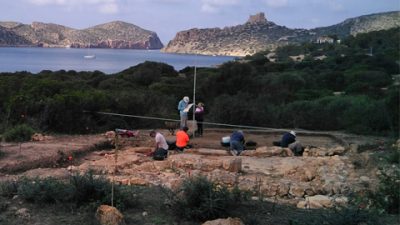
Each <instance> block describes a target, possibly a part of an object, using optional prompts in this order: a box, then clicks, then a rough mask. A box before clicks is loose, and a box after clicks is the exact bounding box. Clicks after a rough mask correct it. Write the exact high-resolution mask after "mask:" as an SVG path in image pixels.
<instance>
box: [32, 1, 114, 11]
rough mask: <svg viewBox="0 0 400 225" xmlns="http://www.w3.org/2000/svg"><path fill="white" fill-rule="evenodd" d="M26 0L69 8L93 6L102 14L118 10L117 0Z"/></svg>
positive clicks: (42, 4)
mask: <svg viewBox="0 0 400 225" xmlns="http://www.w3.org/2000/svg"><path fill="white" fill-rule="evenodd" d="M28 2H30V3H31V4H34V5H39V6H45V5H55V6H63V7H68V8H70V9H74V8H84V7H85V6H91V7H92V6H94V7H96V8H97V9H98V11H99V12H100V13H104V14H115V13H118V11H119V7H118V2H117V0H28Z"/></svg>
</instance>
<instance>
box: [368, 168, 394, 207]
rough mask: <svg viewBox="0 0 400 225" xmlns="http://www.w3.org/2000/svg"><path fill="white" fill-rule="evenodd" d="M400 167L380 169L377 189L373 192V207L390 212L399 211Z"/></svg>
mask: <svg viewBox="0 0 400 225" xmlns="http://www.w3.org/2000/svg"><path fill="white" fill-rule="evenodd" d="M399 181H400V169H399V168H397V167H391V168H388V169H386V170H383V171H382V174H381V177H380V183H379V188H378V190H377V191H376V192H375V193H374V194H373V196H372V200H373V202H374V207H375V208H376V209H378V210H379V211H381V212H382V211H384V212H387V213H390V214H399V213H400V192H399V190H400V182H399Z"/></svg>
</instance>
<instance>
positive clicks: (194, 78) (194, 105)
mask: <svg viewBox="0 0 400 225" xmlns="http://www.w3.org/2000/svg"><path fill="white" fill-rule="evenodd" d="M196 71H197V68H196V63H195V64H194V76H193V123H192V124H193V137H195V136H196V135H195V133H196V132H194V121H195V115H194V114H195V112H196Z"/></svg>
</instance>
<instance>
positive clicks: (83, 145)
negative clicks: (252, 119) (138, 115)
mask: <svg viewBox="0 0 400 225" xmlns="http://www.w3.org/2000/svg"><path fill="white" fill-rule="evenodd" d="M159 131H160V132H161V133H163V134H164V136H165V137H166V139H167V140H168V141H174V140H175V136H174V135H172V134H171V133H170V132H169V131H168V130H159ZM231 132H232V130H229V129H210V130H206V131H205V132H204V135H203V136H201V137H200V136H195V137H192V138H191V140H190V143H191V144H192V145H193V148H209V149H222V150H227V147H223V146H221V138H222V137H224V136H229V135H230V134H231ZM340 135H341V137H338V136H339V135H336V134H335V135H332V134H329V133H311V134H310V133H302V132H298V134H297V140H298V141H300V142H301V143H302V144H303V146H318V147H326V148H329V147H335V146H345V147H348V145H349V142H348V141H346V140H345V139H346V135H344V134H340ZM281 136H282V133H280V132H264V131H250V130H249V131H245V139H246V141H250V140H251V141H255V142H257V146H272V142H273V141H277V140H279V139H280V138H281ZM119 140H120V142H121V143H123V144H124V145H130V146H133V147H153V146H154V141H153V139H152V138H151V137H149V130H140V132H139V135H138V136H137V137H133V138H120V139H119ZM354 140H357V142H366V141H371V140H372V141H375V142H377V141H381V140H379V139H376V140H375V139H373V138H365V140H362V139H361V138H360V137H354ZM110 141H111V142H112V141H113V140H112V139H110V138H107V137H106V136H105V135H104V134H98V135H56V136H49V138H46V139H45V140H43V141H30V142H25V143H21V144H19V143H4V142H3V143H0V151H1V152H2V156H1V157H0V180H2V179H4V178H5V177H7V176H8V175H17V174H20V173H23V172H26V171H29V170H31V169H37V168H41V169H43V168H60V167H67V166H69V165H71V164H73V165H79V164H80V163H83V162H85V161H95V160H97V159H99V158H101V157H102V156H101V154H100V155H99V154H89V153H90V152H93V151H101V150H106V151H107V150H112V148H113V147H112V145H110ZM69 156H73V160H72V161H69V160H68V157H69ZM47 171H51V170H47Z"/></svg>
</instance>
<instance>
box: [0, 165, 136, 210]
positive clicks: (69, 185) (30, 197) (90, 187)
mask: <svg viewBox="0 0 400 225" xmlns="http://www.w3.org/2000/svg"><path fill="white" fill-rule="evenodd" d="M0 195H1V196H4V197H12V196H14V195H20V196H21V197H22V198H23V199H25V200H26V201H28V202H34V203H74V204H76V205H77V206H78V207H79V206H91V208H95V207H97V206H98V205H99V204H109V205H111V183H110V182H109V181H108V180H106V179H105V178H103V177H95V176H94V175H93V173H92V172H88V173H85V174H83V175H79V174H76V175H73V176H71V178H70V180H69V181H68V182H63V181H59V180H57V179H55V178H45V179H40V178H35V179H29V178H21V179H20V180H18V181H15V182H14V181H7V182H3V183H1V184H0ZM138 202H139V201H138V198H137V194H136V189H135V188H134V187H125V186H115V188H114V204H115V205H116V206H117V207H118V208H119V209H126V208H132V207H135V206H137V204H138Z"/></svg>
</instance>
